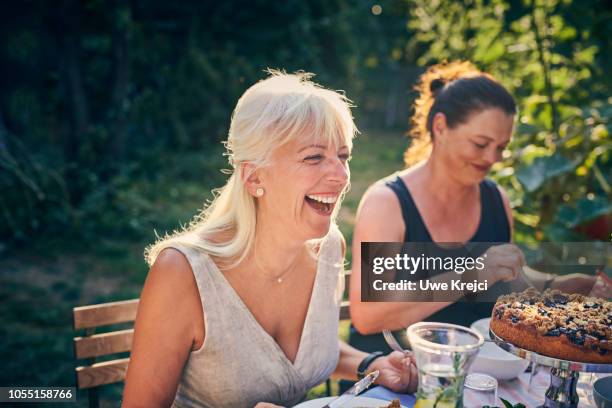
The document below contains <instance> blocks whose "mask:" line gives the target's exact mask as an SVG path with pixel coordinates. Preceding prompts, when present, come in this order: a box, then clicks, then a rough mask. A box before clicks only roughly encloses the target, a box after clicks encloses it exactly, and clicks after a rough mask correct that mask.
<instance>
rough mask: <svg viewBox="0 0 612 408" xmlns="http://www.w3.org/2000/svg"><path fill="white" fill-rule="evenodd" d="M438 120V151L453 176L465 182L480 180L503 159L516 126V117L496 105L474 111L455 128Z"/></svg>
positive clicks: (436, 145) (435, 143)
mask: <svg viewBox="0 0 612 408" xmlns="http://www.w3.org/2000/svg"><path fill="white" fill-rule="evenodd" d="M436 119H437V118H436ZM436 119H434V128H436V126H437V129H436V131H437V134H436V138H435V139H434V146H435V149H436V150H437V152H436V153H441V155H442V157H443V158H444V161H445V162H446V163H447V165H448V167H449V168H450V170H451V171H452V174H453V176H454V177H456V178H458V179H459V180H460V181H461V182H463V183H464V184H474V183H476V184H477V183H480V182H481V181H482V179H484V178H485V177H486V175H487V174H488V172H489V170H490V169H491V166H493V164H495V163H497V162H498V161H500V160H501V159H502V154H503V151H504V149H505V148H506V146H507V145H508V143H509V142H510V138H511V137H512V130H513V126H514V116H513V115H509V114H507V113H505V112H503V111H502V110H500V109H496V108H491V109H485V110H482V111H480V112H475V113H473V114H471V115H470V116H469V118H468V120H467V121H466V122H465V123H460V124H458V125H457V126H455V127H454V128H449V127H447V126H446V123H445V121H440V122H438V123H436ZM436 139H437V140H436Z"/></svg>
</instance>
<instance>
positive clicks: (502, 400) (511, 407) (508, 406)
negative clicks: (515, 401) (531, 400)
mask: <svg viewBox="0 0 612 408" xmlns="http://www.w3.org/2000/svg"><path fill="white" fill-rule="evenodd" d="M499 399H500V400H501V402H502V403H503V404H504V407H506V408H514V407H513V406H512V404H511V403H510V402H509V401H508V400H505V399H503V398H501V397H500V398H499Z"/></svg>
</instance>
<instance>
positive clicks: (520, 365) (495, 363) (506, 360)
mask: <svg viewBox="0 0 612 408" xmlns="http://www.w3.org/2000/svg"><path fill="white" fill-rule="evenodd" d="M490 323H491V318H490V317H488V318H485V319H480V320H476V321H475V322H474V323H472V325H471V326H470V327H471V328H472V329H474V330H476V331H478V332H480V334H482V335H483V336H484V337H485V338H487V339H488V338H490V337H489V324H490ZM528 365H529V361H527V360H523V359H522V358H520V357H517V356H515V355H514V354H510V353H508V352H507V351H504V350H502V349H501V348H500V347H498V346H497V345H495V344H494V343H490V342H485V344H483V345H482V347H481V348H480V350H479V351H478V355H477V356H476V358H475V359H474V362H473V363H472V365H471V366H470V369H469V372H473V373H484V374H489V375H490V376H492V377H495V378H497V379H498V380H510V379H512V378H516V377H518V376H519V374H521V373H522V372H523V371H525V369H526V368H527V366H528Z"/></svg>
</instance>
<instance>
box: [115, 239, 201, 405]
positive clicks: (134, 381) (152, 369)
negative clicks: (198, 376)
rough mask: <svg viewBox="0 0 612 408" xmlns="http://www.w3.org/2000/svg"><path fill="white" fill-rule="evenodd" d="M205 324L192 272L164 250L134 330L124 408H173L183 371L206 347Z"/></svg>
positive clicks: (172, 252)
mask: <svg viewBox="0 0 612 408" xmlns="http://www.w3.org/2000/svg"><path fill="white" fill-rule="evenodd" d="M203 333H204V318H203V311H202V306H201V303H200V295H199V292H198V289H197V285H196V282H195V278H194V276H193V273H192V271H191V266H190V265H189V263H188V262H187V260H186V259H185V257H184V256H183V255H182V254H181V253H180V252H178V251H176V250H174V249H166V250H164V251H163V252H162V253H161V254H160V255H159V257H158V258H157V260H156V262H155V264H154V265H153V266H152V267H151V270H150V272H149V275H148V276H147V279H146V282H145V284H144V288H143V291H142V295H141V297H140V303H139V305H138V314H137V316H136V322H135V326H134V342H133V346H132V352H131V355H130V363H129V366H128V371H127V376H126V380H125V391H124V395H123V405H122V406H123V407H130V408H131V407H168V406H170V405H171V404H172V401H173V400H174V396H175V394H176V389H177V387H178V383H179V380H180V377H181V371H182V370H183V366H184V365H185V362H186V361H187V358H188V357H189V353H190V352H191V351H192V350H197V349H198V348H199V347H200V346H201V345H202V344H203V341H204V336H203Z"/></svg>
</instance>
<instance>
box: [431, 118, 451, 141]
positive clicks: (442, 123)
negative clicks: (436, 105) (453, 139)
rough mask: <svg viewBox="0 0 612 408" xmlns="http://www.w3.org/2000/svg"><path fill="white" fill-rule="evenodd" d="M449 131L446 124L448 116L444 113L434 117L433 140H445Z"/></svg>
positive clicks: (432, 126) (432, 123) (432, 124)
mask: <svg viewBox="0 0 612 408" xmlns="http://www.w3.org/2000/svg"><path fill="white" fill-rule="evenodd" d="M447 129H448V125H447V123H446V115H445V114H443V113H442V112H438V113H436V114H435V115H434V117H433V120H432V122H431V132H432V136H433V140H434V141H435V140H437V139H441V138H442V139H443V138H444V136H445V135H446V130H447Z"/></svg>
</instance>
